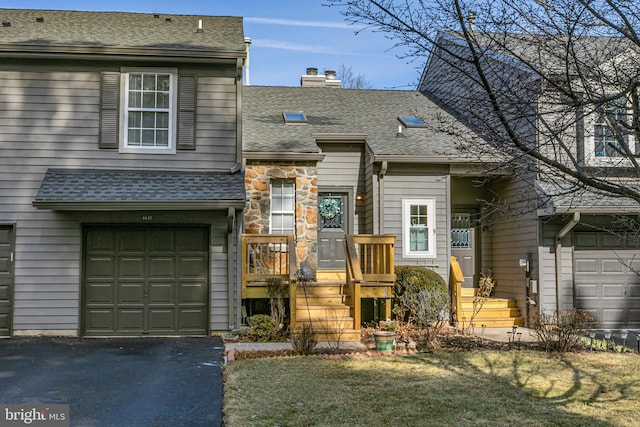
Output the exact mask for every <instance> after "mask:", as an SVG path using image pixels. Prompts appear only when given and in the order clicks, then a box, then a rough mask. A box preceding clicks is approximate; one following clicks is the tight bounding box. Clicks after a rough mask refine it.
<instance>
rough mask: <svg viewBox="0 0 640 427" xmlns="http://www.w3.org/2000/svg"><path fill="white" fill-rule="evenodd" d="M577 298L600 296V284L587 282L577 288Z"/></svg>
mask: <svg viewBox="0 0 640 427" xmlns="http://www.w3.org/2000/svg"><path fill="white" fill-rule="evenodd" d="M575 295H576V298H598V286H596V285H594V284H585V285H583V286H580V287H577V288H576V294H575Z"/></svg>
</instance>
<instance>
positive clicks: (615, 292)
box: [602, 283, 625, 299]
mask: <svg viewBox="0 0 640 427" xmlns="http://www.w3.org/2000/svg"><path fill="white" fill-rule="evenodd" d="M624 296H625V285H624V284H617V283H616V284H613V283H603V284H602V298H616V299H620V298H624Z"/></svg>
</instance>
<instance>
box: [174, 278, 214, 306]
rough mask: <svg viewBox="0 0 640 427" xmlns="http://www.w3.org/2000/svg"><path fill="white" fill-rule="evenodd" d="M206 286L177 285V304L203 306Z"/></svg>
mask: <svg viewBox="0 0 640 427" xmlns="http://www.w3.org/2000/svg"><path fill="white" fill-rule="evenodd" d="M206 297H207V285H206V283H204V282H201V283H194V282H180V283H179V285H178V304H205V302H206V301H207V298H206Z"/></svg>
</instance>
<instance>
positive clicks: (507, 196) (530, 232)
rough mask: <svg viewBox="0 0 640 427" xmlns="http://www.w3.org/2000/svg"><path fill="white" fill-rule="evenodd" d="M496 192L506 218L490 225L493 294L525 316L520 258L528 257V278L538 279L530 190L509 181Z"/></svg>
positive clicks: (517, 182)
mask: <svg viewBox="0 0 640 427" xmlns="http://www.w3.org/2000/svg"><path fill="white" fill-rule="evenodd" d="M496 193H497V194H498V195H499V196H500V198H501V200H507V201H509V204H508V205H507V206H504V211H505V212H506V213H505V215H504V216H502V217H494V218H493V221H494V222H493V225H492V226H491V231H492V253H491V259H492V262H493V263H492V267H491V271H492V273H493V276H494V278H495V279H496V290H495V295H496V296H498V297H503V298H513V299H516V300H517V302H518V308H519V309H520V310H521V312H522V313H524V312H525V308H526V307H525V297H526V288H525V273H524V270H523V269H522V268H521V267H520V266H519V260H520V259H521V258H527V256H528V255H530V258H531V261H532V264H531V266H532V269H531V279H536V280H537V279H539V278H538V273H537V271H538V268H539V260H538V241H537V230H538V228H537V218H536V213H535V211H533V212H532V211H531V208H530V206H529V205H528V203H529V200H527V195H529V194H530V193H531V188H530V187H529V186H528V185H527V182H526V181H524V180H517V179H512V180H509V181H506V180H505V181H501V184H500V185H499V186H497V187H496ZM523 196H524V197H523Z"/></svg>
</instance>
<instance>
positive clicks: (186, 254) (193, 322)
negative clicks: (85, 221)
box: [83, 226, 209, 336]
mask: <svg viewBox="0 0 640 427" xmlns="http://www.w3.org/2000/svg"><path fill="white" fill-rule="evenodd" d="M208 236H209V232H208V229H207V228H203V227H133V226H132V227H122V226H113V227H87V228H86V229H85V246H84V248H85V249H84V250H85V255H84V256H85V261H84V267H85V268H84V293H83V304H84V318H83V325H84V327H83V333H84V335H86V336H105V335H107V336H108V335H145V334H149V335H206V334H207V333H208V313H209V311H208V294H209V292H208V288H209V286H208V276H209V275H208V270H209V267H208V266H209V258H208V253H209V252H208V247H209V238H208Z"/></svg>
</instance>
